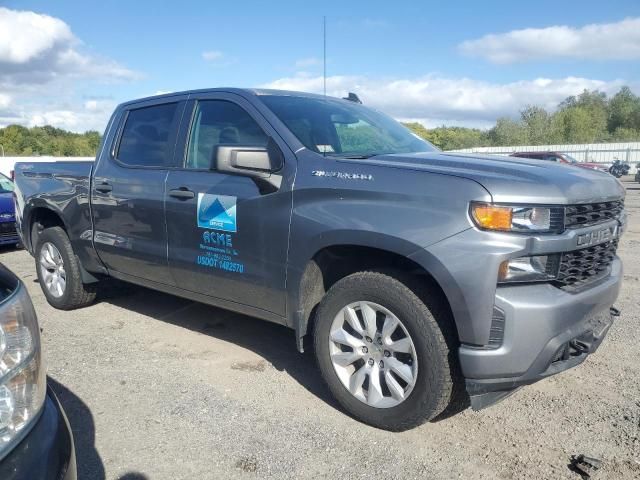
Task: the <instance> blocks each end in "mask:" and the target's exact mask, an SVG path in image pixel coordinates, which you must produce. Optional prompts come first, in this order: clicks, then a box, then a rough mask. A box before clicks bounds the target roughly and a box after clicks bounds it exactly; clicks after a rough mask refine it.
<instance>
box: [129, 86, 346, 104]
mask: <svg viewBox="0 0 640 480" xmlns="http://www.w3.org/2000/svg"><path fill="white" fill-rule="evenodd" d="M215 92H224V93H235V94H238V95H241V96H249V95H256V96H262V95H279V96H287V97H309V98H326V97H324V96H323V95H319V94H316V93H307V92H295V91H291V90H275V89H271V88H235V87H226V88H225V87H218V88H201V89H196V90H183V91H181V92H170V93H163V94H161V95H152V96H149V97H143V98H136V99H134V100H128V101H126V102H123V103H121V104H120V105H119V108H120V107H126V106H128V105H134V104H136V103H141V102H146V101H148V100H157V99H162V98H171V97H175V96H179V95H192V94H199V93H215ZM329 98H331V99H332V100H343V101H345V102H346V101H347V100H344V99H341V98H338V97H329Z"/></svg>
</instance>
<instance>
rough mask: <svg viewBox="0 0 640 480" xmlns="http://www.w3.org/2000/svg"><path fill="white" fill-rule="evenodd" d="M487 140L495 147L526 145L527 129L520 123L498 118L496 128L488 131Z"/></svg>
mask: <svg viewBox="0 0 640 480" xmlns="http://www.w3.org/2000/svg"><path fill="white" fill-rule="evenodd" d="M489 139H490V140H491V143H492V144H493V145H496V146H512V145H526V144H527V141H528V134H527V129H526V127H525V126H524V124H523V123H522V122H521V121H517V120H512V119H511V118H507V117H503V118H499V119H498V121H497V122H496V126H495V127H493V128H492V129H491V130H489Z"/></svg>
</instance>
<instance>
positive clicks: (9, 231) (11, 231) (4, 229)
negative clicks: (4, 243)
mask: <svg viewBox="0 0 640 480" xmlns="http://www.w3.org/2000/svg"><path fill="white" fill-rule="evenodd" d="M17 234H18V232H17V231H16V222H3V223H0V238H10V237H15V236H16V235H17Z"/></svg>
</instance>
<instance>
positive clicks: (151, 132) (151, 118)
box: [116, 103, 178, 167]
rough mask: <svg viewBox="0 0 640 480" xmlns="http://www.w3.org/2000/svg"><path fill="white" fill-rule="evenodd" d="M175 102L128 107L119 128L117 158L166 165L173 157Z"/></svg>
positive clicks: (138, 164)
mask: <svg viewBox="0 0 640 480" xmlns="http://www.w3.org/2000/svg"><path fill="white" fill-rule="evenodd" d="M177 112H178V104H177V103H165V104H162V105H154V106H152V107H144V108H138V109H135V110H130V111H129V114H128V116H127V121H126V123H125V125H124V128H123V130H122V136H121V138H120V145H119V146H118V152H117V153H116V158H117V159H118V161H120V162H122V163H124V164H125V165H130V166H136V167H168V166H171V162H172V160H173V144H172V142H170V141H169V140H170V136H171V132H172V130H173V128H174V124H175V122H176V120H177V119H176V115H177Z"/></svg>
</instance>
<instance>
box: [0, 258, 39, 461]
mask: <svg viewBox="0 0 640 480" xmlns="http://www.w3.org/2000/svg"><path fill="white" fill-rule="evenodd" d="M5 280H6V281H7V282H8V285H9V287H8V288H7V285H5ZM8 292H12V293H9V294H8V295H9V296H8V298H6V299H4V301H2V302H1V303H0V459H2V457H4V456H5V455H6V454H7V453H8V452H9V451H10V449H11V447H12V446H13V445H14V444H15V443H17V442H19V441H20V440H21V439H22V437H23V435H24V434H26V432H27V431H28V427H29V426H30V425H31V424H32V422H33V421H34V420H35V419H36V418H37V415H38V413H39V412H40V410H41V409H42V405H43V403H44V398H45V395H46V375H45V369H44V366H43V362H42V357H41V352H40V331H39V329H38V320H37V318H36V314H35V311H34V309H33V305H32V304H31V300H30V298H29V295H28V294H27V291H26V289H25V287H24V285H22V284H21V283H20V282H19V281H18V280H17V279H16V278H15V277H14V276H13V275H11V274H9V272H8V271H7V270H5V269H2V268H0V298H2V297H3V295H2V294H3V293H4V294H7V293H8Z"/></svg>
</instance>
